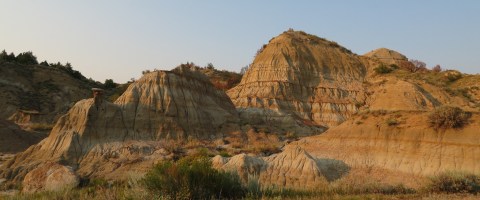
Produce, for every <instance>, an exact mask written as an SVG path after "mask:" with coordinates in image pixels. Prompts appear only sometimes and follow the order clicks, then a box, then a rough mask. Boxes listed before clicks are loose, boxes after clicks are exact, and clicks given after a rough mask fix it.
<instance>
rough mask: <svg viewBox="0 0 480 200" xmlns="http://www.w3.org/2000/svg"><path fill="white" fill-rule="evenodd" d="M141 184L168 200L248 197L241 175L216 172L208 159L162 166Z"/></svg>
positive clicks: (181, 161)
mask: <svg viewBox="0 0 480 200" xmlns="http://www.w3.org/2000/svg"><path fill="white" fill-rule="evenodd" d="M142 181H143V184H144V185H145V187H146V189H147V190H148V191H149V192H151V193H152V194H153V195H154V196H156V197H159V198H166V199H238V198H242V197H244V196H245V193H246V192H245V188H244V187H243V186H242V184H241V181H240V178H239V176H238V175H236V174H232V173H229V172H223V171H217V170H216V169H213V168H212V166H211V162H210V160H209V159H208V157H205V156H199V157H193V158H192V157H186V158H182V159H180V160H178V161H177V162H171V161H166V162H162V163H159V164H157V165H156V166H155V167H154V168H153V169H152V170H151V171H150V172H148V173H147V174H146V175H145V177H144V179H143V180H142Z"/></svg>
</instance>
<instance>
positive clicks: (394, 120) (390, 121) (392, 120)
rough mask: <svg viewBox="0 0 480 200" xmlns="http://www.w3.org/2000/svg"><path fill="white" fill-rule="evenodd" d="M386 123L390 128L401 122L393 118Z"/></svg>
mask: <svg viewBox="0 0 480 200" xmlns="http://www.w3.org/2000/svg"><path fill="white" fill-rule="evenodd" d="M386 123H387V125H389V126H396V125H398V124H399V122H398V121H397V120H396V119H393V118H390V119H387V121H386Z"/></svg>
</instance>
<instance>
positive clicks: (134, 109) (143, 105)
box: [115, 67, 238, 140]
mask: <svg viewBox="0 0 480 200" xmlns="http://www.w3.org/2000/svg"><path fill="white" fill-rule="evenodd" d="M115 103H116V104H117V105H120V106H121V108H122V110H123V113H124V114H123V115H124V117H125V122H126V124H127V126H128V128H129V130H132V131H133V136H134V138H135V139H149V140H152V139H153V140H155V139H159V138H166V137H168V138H172V139H177V138H184V139H186V138H187V136H193V137H197V138H209V137H217V135H215V134H216V133H219V132H221V131H220V130H221V129H222V128H224V127H222V125H224V124H226V123H232V122H236V121H238V116H237V113H236V111H235V107H234V106H233V104H232V102H231V101H230V99H229V98H228V96H227V95H225V93H224V92H223V91H221V90H219V89H216V88H214V87H213V85H212V84H211V83H210V81H209V80H208V78H207V77H206V76H204V75H203V74H201V73H200V72H198V71H192V70H190V69H189V68H187V67H184V68H182V67H180V68H177V69H175V70H174V71H172V72H167V71H157V72H152V73H149V74H146V75H145V76H144V77H142V78H141V79H139V80H138V81H137V82H135V83H133V84H132V85H130V87H129V88H128V89H127V91H126V92H125V93H124V94H123V95H122V96H120V97H119V98H118V99H117V101H116V102H115Z"/></svg>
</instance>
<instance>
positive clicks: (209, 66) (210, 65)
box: [207, 63, 215, 70]
mask: <svg viewBox="0 0 480 200" xmlns="http://www.w3.org/2000/svg"><path fill="white" fill-rule="evenodd" d="M207 69H212V70H213V69H215V67H214V66H213V64H212V63H208V64H207Z"/></svg>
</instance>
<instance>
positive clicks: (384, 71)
mask: <svg viewBox="0 0 480 200" xmlns="http://www.w3.org/2000/svg"><path fill="white" fill-rule="evenodd" d="M395 66H396V65H395ZM397 68H398V67H397ZM373 70H374V71H375V72H376V73H377V74H388V73H390V72H392V71H393V70H394V68H393V67H390V66H386V65H384V64H380V65H379V66H378V67H376V68H375V69H373Z"/></svg>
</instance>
